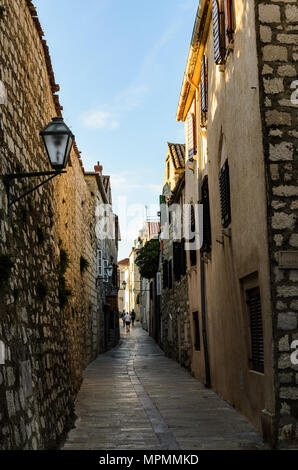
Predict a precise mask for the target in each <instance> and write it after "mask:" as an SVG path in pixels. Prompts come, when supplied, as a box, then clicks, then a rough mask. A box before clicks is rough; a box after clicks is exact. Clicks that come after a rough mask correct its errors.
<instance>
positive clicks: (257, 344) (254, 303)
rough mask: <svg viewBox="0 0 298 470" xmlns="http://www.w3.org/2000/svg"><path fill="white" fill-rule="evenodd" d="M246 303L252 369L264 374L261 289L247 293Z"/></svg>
mask: <svg viewBox="0 0 298 470" xmlns="http://www.w3.org/2000/svg"><path fill="white" fill-rule="evenodd" d="M246 303H247V308H248V314H249V324H250V342H251V358H250V362H251V368H252V370H255V371H257V372H264V339H263V320H262V306H261V296H260V289H259V287H257V288H255V289H250V290H247V291H246Z"/></svg>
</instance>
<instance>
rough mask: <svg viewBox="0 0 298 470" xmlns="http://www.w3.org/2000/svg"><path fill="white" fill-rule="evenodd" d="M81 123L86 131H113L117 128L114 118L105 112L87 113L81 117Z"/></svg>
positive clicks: (117, 124) (117, 123)
mask: <svg viewBox="0 0 298 470" xmlns="http://www.w3.org/2000/svg"><path fill="white" fill-rule="evenodd" d="M82 122H83V125H84V126H85V127H87V128H88V129H100V130H102V129H105V130H114V129H117V127H119V122H118V121H117V119H116V116H115V115H114V114H112V113H109V112H107V111H99V110H98V111H89V112H87V113H85V114H84V115H83V116H82Z"/></svg>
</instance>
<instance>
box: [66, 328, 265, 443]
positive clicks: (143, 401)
mask: <svg viewBox="0 0 298 470" xmlns="http://www.w3.org/2000/svg"><path fill="white" fill-rule="evenodd" d="M76 414H77V416H78V419H77V421H76V423H75V426H76V428H75V429H73V430H72V431H71V432H70V433H69V436H68V439H67V441H66V444H65V446H64V449H63V450H77V449H81V450H99V449H103V450H107V449H109V450H149V449H150V450H160V449H163V450H174V449H178V450H179V449H181V450H189V449H194V450H203V449H235V450H236V449H239V450H240V449H262V448H264V446H263V444H262V439H261V437H260V435H259V434H258V433H257V432H256V431H255V430H254V428H253V427H252V426H251V425H250V424H249V423H248V422H247V420H246V419H245V418H244V417H243V416H242V415H240V414H239V413H238V412H237V411H236V410H235V409H234V408H232V407H231V406H229V405H228V404H227V403H226V402H224V401H223V400H221V399H220V398H219V397H218V396H217V395H216V394H215V393H214V392H213V391H211V390H208V389H206V388H205V387H204V386H203V385H202V384H201V383H200V382H199V381H198V380H196V379H194V378H192V377H191V376H190V375H189V373H188V372H187V371H186V370H185V369H183V368H181V367H180V366H179V364H177V363H176V362H174V361H172V360H170V359H168V358H166V357H165V356H164V354H163V352H162V351H161V349H160V348H159V347H158V346H157V345H156V343H155V342H154V340H153V339H152V338H150V337H149V336H148V334H147V333H146V332H145V331H144V330H143V329H142V328H140V327H135V328H134V329H133V330H132V331H131V333H130V334H126V333H125V332H124V330H123V331H122V334H121V342H120V345H119V346H118V347H116V348H115V349H113V350H112V351H109V352H108V353H106V354H104V355H101V356H99V357H98V358H97V359H96V360H95V361H94V362H93V363H92V364H90V365H89V367H87V369H86V370H85V373H84V382H83V385H82V388H81V391H80V392H79V395H78V398H77V402H76Z"/></svg>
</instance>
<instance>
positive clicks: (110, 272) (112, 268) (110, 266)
mask: <svg viewBox="0 0 298 470" xmlns="http://www.w3.org/2000/svg"><path fill="white" fill-rule="evenodd" d="M106 270H107V275H108V276H109V277H112V276H113V272H114V266H113V265H112V264H110V265H109V266H108V267H107V268H106Z"/></svg>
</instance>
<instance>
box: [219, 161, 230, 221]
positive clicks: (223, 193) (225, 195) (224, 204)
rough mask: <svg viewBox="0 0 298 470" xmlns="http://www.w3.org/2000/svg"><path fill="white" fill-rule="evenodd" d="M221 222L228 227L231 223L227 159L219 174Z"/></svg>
mask: <svg viewBox="0 0 298 470" xmlns="http://www.w3.org/2000/svg"><path fill="white" fill-rule="evenodd" d="M219 189H220V206H221V223H222V226H223V227H228V225H230V223H231V195H230V169H229V163H228V160H226V162H225V163H224V165H223V167H222V169H221V171H220V174H219Z"/></svg>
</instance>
